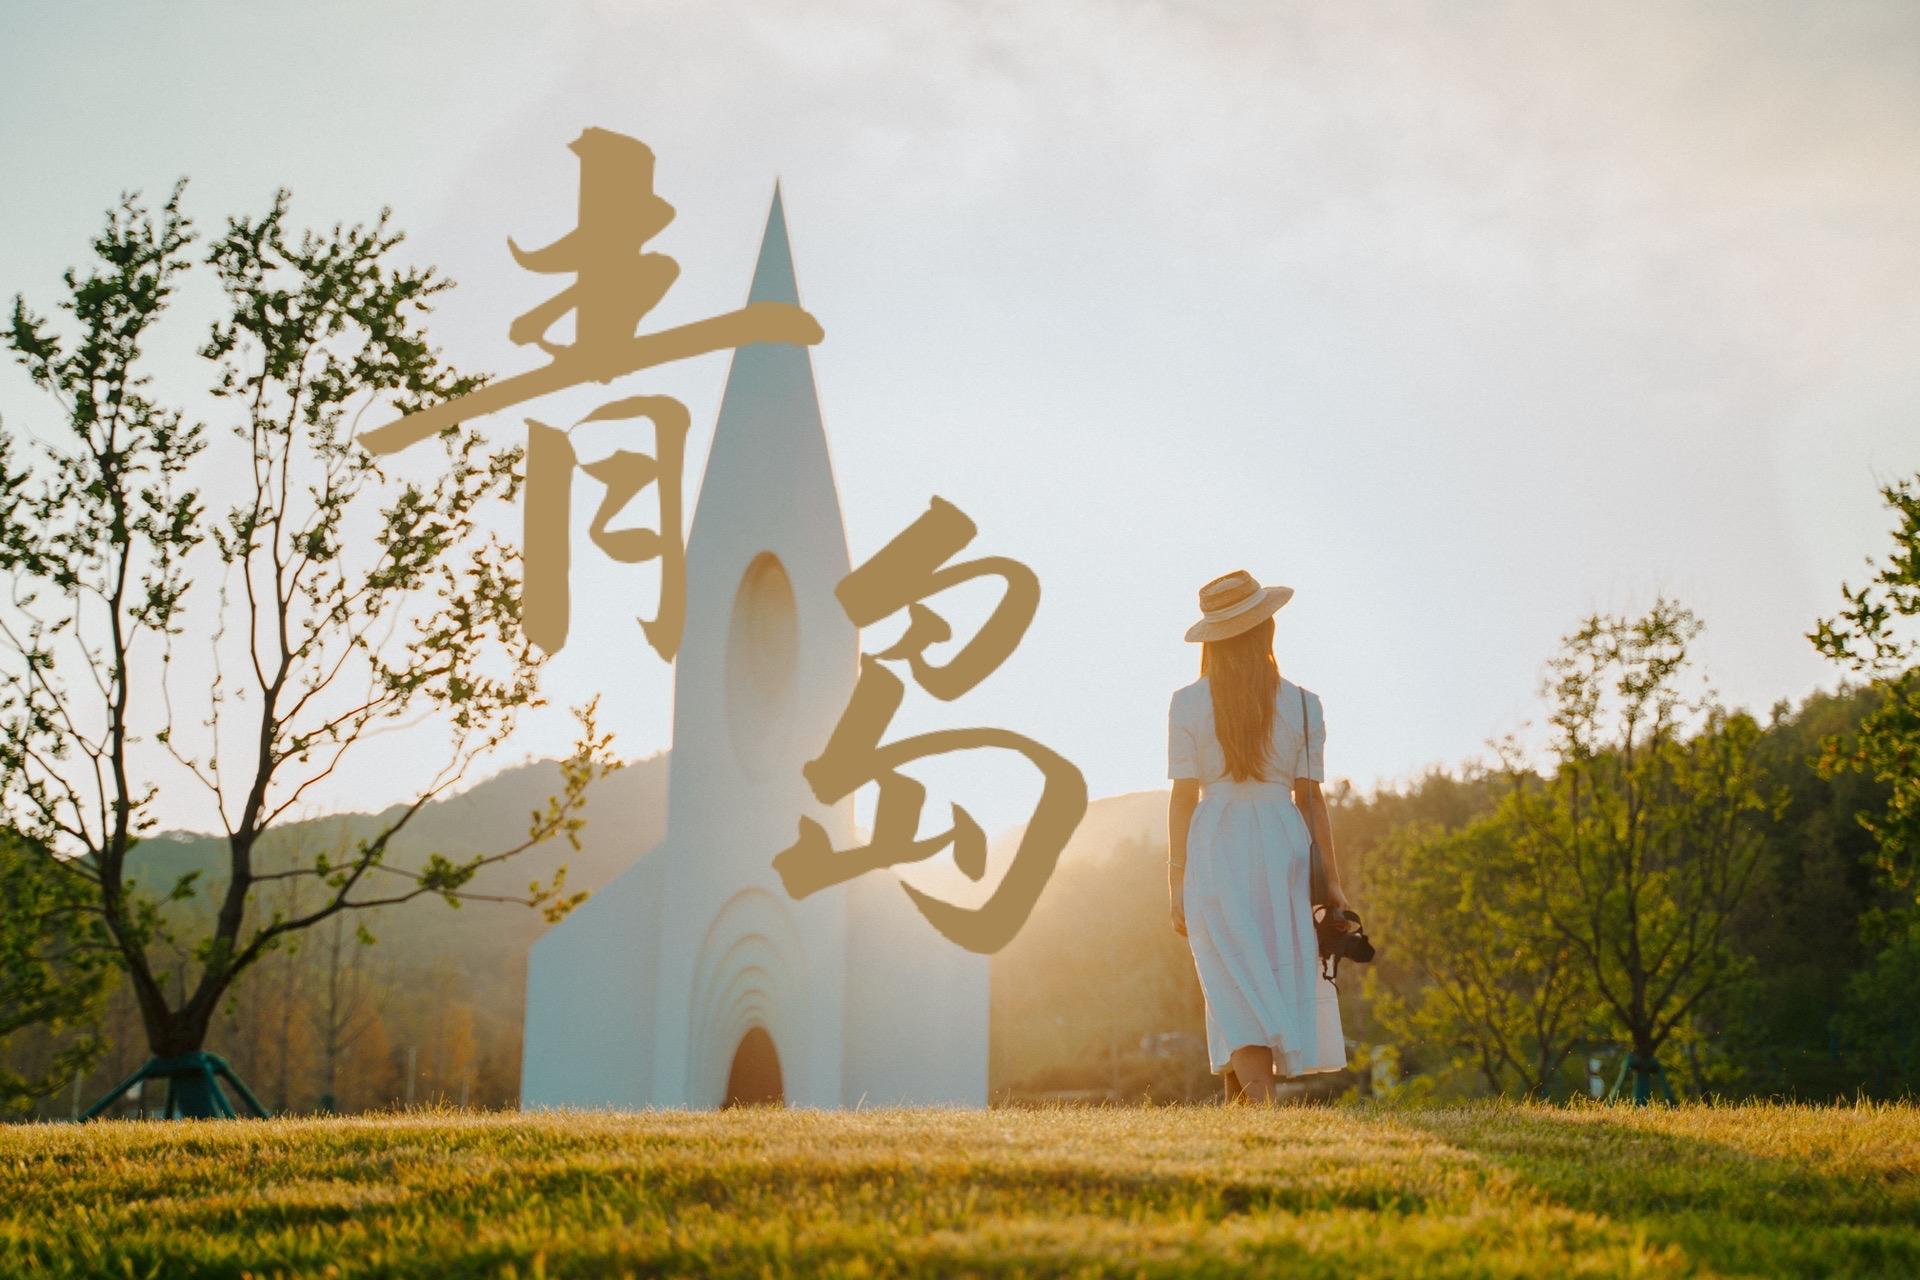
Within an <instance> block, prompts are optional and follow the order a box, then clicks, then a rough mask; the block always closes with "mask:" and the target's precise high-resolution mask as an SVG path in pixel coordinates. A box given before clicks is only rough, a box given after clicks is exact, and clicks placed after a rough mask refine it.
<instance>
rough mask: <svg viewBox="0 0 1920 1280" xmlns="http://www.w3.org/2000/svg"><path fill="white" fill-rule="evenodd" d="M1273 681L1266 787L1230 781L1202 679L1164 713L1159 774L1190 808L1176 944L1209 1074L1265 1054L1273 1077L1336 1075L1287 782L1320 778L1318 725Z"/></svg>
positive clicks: (1333, 1007) (1316, 717)
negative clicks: (1183, 794) (1195, 984)
mask: <svg viewBox="0 0 1920 1280" xmlns="http://www.w3.org/2000/svg"><path fill="white" fill-rule="evenodd" d="M1300 694H1301V689H1300V686H1298V685H1296V684H1293V683H1292V682H1290V681H1288V680H1285V679H1282V680H1281V681H1280V688H1279V690H1278V692H1277V693H1276V695H1275V699H1274V701H1275V706H1274V716H1273V754H1272V755H1271V756H1270V757H1269V761H1270V764H1269V768H1268V772H1269V773H1270V775H1271V777H1270V778H1269V779H1268V780H1266V781H1261V782H1255V781H1248V782H1235V781H1234V780H1232V779H1231V778H1229V777H1228V776H1227V762H1226V753H1225V752H1224V751H1222V750H1221V747H1220V739H1219V738H1218V736H1217V735H1216V734H1215V733H1214V727H1213V699H1212V694H1211V692H1210V690H1209V689H1208V686H1207V678H1206V677H1205V676H1202V677H1200V679H1198V680H1196V681H1195V682H1194V683H1192V684H1190V685H1188V686H1186V687H1185V688H1183V689H1180V690H1177V691H1176V692H1175V693H1174V695H1173V701H1172V704H1171V705H1170V706H1169V708H1168V712H1167V775H1168V776H1169V777H1171V778H1176V779H1178V778H1195V779H1198V780H1199V782H1200V786H1201V792H1200V803H1199V805H1198V807H1196V808H1195V809H1194V812H1193V823H1192V825H1191V826H1190V827H1189V828H1188V829H1187V870H1186V880H1185V885H1186V888H1185V902H1186V912H1187V941H1188V942H1189V943H1191V944H1192V946H1193V962H1194V967H1195V969H1197V970H1198V971H1199V974H1200V989H1201V991H1202V993H1203V994H1204V995H1205V996H1206V1002H1207V1058H1208V1061H1209V1062H1210V1064H1211V1065H1212V1068H1213V1071H1214V1073H1215V1074H1218V1073H1220V1072H1221V1071H1224V1070H1225V1069H1226V1067H1227V1065H1228V1058H1229V1056H1230V1055H1231V1054H1232V1053H1233V1051H1234V1050H1235V1049H1239V1048H1244V1047H1245V1046H1247V1045H1260V1044H1263V1045H1267V1046H1268V1047H1270V1048H1271V1049H1272V1050H1273V1061H1274V1069H1275V1070H1276V1071H1277V1072H1278V1073H1279V1074H1280V1075H1282V1076H1299V1075H1307V1074H1309V1073H1312V1072H1316V1071H1338V1070H1340V1069H1341V1068H1342V1067H1344V1066H1346V1065H1347V1050H1346V1040H1345V1038H1344V1036H1343V1035H1342V1033H1341V1029H1340V1004H1339V1000H1338V998H1337V993H1336V992H1335V989H1334V986H1333V983H1332V982H1330V981H1328V980H1327V979H1326V978H1324V977H1322V976H1321V973H1320V948H1319V944H1318V943H1317V942H1316V941H1315V938H1314V933H1313V905H1312V903H1311V901H1310V898H1311V884H1310V875H1311V865H1310V858H1309V855H1308V841H1309V836H1308V832H1307V823H1306V819H1304V818H1303V817H1301V815H1300V810H1299V809H1297V808H1296V807H1294V803H1293V795H1292V783H1293V780H1294V779H1295V778H1296V777H1299V778H1313V779H1316V780H1322V781H1323V780H1324V779H1325V777H1326V761H1325V753H1326V740H1327V726H1326V718H1325V715H1324V713H1323V712H1322V710H1321V707H1320V698H1319V696H1318V695H1316V694H1314V693H1312V692H1311V691H1309V692H1307V695H1306V703H1307V706H1306V719H1307V723H1306V724H1304V725H1303V724H1302V723H1301V703H1300Z"/></svg>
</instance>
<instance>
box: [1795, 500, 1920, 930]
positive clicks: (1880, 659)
mask: <svg viewBox="0 0 1920 1280" xmlns="http://www.w3.org/2000/svg"><path fill="white" fill-rule="evenodd" d="M1880 495H1881V497H1882V498H1883V499H1885V501H1886V504H1887V506H1889V507H1891V508H1893V511H1894V514H1895V517H1896V525H1895V528H1894V531H1893V551H1892V552H1891V554H1889V555H1888V556H1887V558H1886V561H1885V562H1884V563H1881V564H1875V563H1874V562H1873V561H1871V560H1869V561H1868V562H1867V563H1868V567H1869V568H1871V569H1872V570H1873V577H1872V578H1870V579H1869V580H1868V581H1867V583H1866V585H1864V586H1861V587H1858V588H1854V587H1849V586H1847V585H1846V584H1845V583H1842V584H1841V586H1840V594H1841V596H1842V597H1843V598H1844V599H1845V600H1846V606H1845V607H1844V608H1843V609H1841V611H1840V612H1839V613H1838V614H1837V615H1835V616H1834V617H1832V618H1827V619H1823V620H1822V621H1820V622H1819V623H1817V624H1816V625H1815V627H1814V629H1813V631H1811V632H1810V633H1808V637H1807V638H1808V639H1810V640H1811V641H1813V646H1814V648H1816V649H1818V650H1819V651H1820V652H1821V653H1822V654H1823V655H1825V656H1826V657H1827V658H1829V659H1831V660H1832V661H1834V662H1837V663H1839V664H1840V665H1841V666H1843V667H1845V668H1846V669H1847V670H1848V671H1850V672H1853V673H1854V674H1856V675H1859V676H1863V677H1865V678H1866V679H1867V680H1868V681H1869V682H1870V684H1871V686H1872V687H1873V689H1874V690H1875V691H1876V692H1877V694H1878V700H1877V705H1876V706H1875V707H1874V708H1873V710H1872V711H1870V712H1869V713H1868V714H1867V716H1866V718H1865V719H1864V720H1862V721H1861V723H1860V727H1859V729H1858V731H1857V732H1855V733H1854V734H1853V735H1851V737H1850V738H1849V737H1841V736H1838V735H1836V736H1835V737H1833V738H1830V739H1828V741H1827V743H1826V748H1825V753H1824V755H1823V758H1822V769H1823V770H1824V771H1825V772H1827V773H1828V774H1830V775H1831V774H1835V773H1839V772H1843V771H1852V772H1858V773H1866V774H1869V775H1871V776H1872V777H1873V778H1875V779H1876V780H1878V781H1879V782H1881V783H1884V784H1885V785H1886V786H1887V787H1888V788H1889V789H1890V794H1889V795H1888V796H1887V802H1886V805H1885V807H1884V808H1882V809H1881V810H1879V811H1878V812H1872V811H1869V812H1865V813H1862V814H1861V815H1860V824H1861V825H1862V826H1864V827H1865V828H1866V829H1867V830H1868V831H1869V832H1871V833H1872V835H1873V837H1874V842H1875V844H1876V846H1877V851H1878V868H1879V871H1880V874H1881V875H1882V876H1884V877H1885V878H1886V882H1887V883H1888V884H1889V885H1890V886H1892V887H1893V888H1894V889H1895V890H1897V891H1899V892H1900V893H1902V894H1903V895H1904V896H1905V897H1906V898H1907V900H1908V901H1909V902H1910V903H1914V904H1916V905H1920V661H1916V659H1920V638H1916V636H1914V635H1913V634H1911V632H1912V630H1913V629H1912V628H1911V627H1910V626H1908V625H1904V624H1905V623H1906V620H1908V619H1912V618H1915V617H1920V475H1916V476H1914V477H1912V478H1911V479H1908V480H1902V481H1900V482H1898V483H1896V484H1891V485H1887V486H1884V487H1883V488H1882V489H1881V490H1880Z"/></svg>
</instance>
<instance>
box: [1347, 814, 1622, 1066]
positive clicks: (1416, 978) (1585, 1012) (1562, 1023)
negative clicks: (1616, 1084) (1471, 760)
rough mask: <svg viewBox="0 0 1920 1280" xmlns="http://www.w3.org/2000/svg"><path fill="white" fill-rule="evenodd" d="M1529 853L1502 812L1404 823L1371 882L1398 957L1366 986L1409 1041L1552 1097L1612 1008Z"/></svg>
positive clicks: (1379, 852)
mask: <svg viewBox="0 0 1920 1280" xmlns="http://www.w3.org/2000/svg"><path fill="white" fill-rule="evenodd" d="M1527 855H1528V846H1527V845H1526V844H1525V843H1524V842H1522V841H1519V840H1517V839H1515V837H1514V830H1513V817H1512V814H1511V813H1510V812H1508V811H1506V810H1504V809H1503V810H1502V811H1501V812H1500V813H1497V814H1493V815H1486V816H1482V817H1479V818H1476V819H1474V820H1473V821H1471V822H1469V823H1468V824H1467V825H1465V826H1463V827H1460V828H1458V829H1455V830H1447V829H1445V828H1442V827H1438V826H1435V825H1431V824H1427V823H1418V824H1412V825H1408V826H1402V827H1399V828H1397V829H1396V830H1395V831H1394V832H1393V833H1392V834H1391V835H1390V836H1389V837H1388V838H1387V839H1386V841H1385V842H1384V843H1383V844H1381V846H1380V847H1379V848H1377V849H1376V850H1375V851H1374V853H1373V856H1372V858H1371V859H1370V860H1369V862H1368V867H1367V877H1366V880H1365V884H1364V886H1363V887H1364V897H1365V900H1366V902H1367V904H1368V909H1369V911H1371V912H1372V913H1374V915H1375V918H1376V919H1377V921H1378V924H1377V925H1376V926H1375V927H1376V929H1377V931H1378V932H1379V934H1380V936H1381V937H1383V938H1391V939H1392V940H1393V945H1392V948H1391V953H1392V956H1393V957H1394V959H1393V960H1392V962H1391V964H1390V965H1388V966H1382V967H1379V968H1377V969H1376V970H1375V971H1373V972H1369V973H1368V975H1367V990H1368V992H1369V995H1370V996H1371V999H1372V1005H1373V1013H1374V1016H1375V1017H1377V1018H1378V1019H1379V1020H1380V1022H1381V1023H1382V1025H1383V1026H1384V1027H1385V1028H1386V1029H1387V1030H1388V1031H1389V1032H1390V1033H1391V1034H1392V1035H1394V1036H1395V1037H1396V1038H1397V1039H1399V1040H1400V1041H1401V1042H1403V1043H1412V1044H1425V1045H1431V1046H1434V1047H1436V1048H1439V1049H1442V1050H1444V1051H1445V1052H1447V1053H1448V1054H1449V1055H1450V1056H1451V1057H1452V1058H1453V1060H1454V1063H1455V1065H1456V1066H1462V1067H1468V1068H1470V1069H1471V1070H1473V1071H1476V1072H1478V1073H1479V1075H1480V1077H1481V1078H1482V1079H1483V1080H1484V1081H1485V1082H1486V1086H1487V1088H1488V1089H1489V1090H1490V1091H1491V1092H1493V1093H1500V1094H1505V1093H1520V1094H1524V1095H1526V1096H1528V1097H1550V1096H1552V1093H1553V1088H1554V1084H1555V1082H1556V1080H1557V1079H1558V1078H1559V1076H1560V1073H1561V1069H1562V1067H1563V1065H1564V1064H1565V1062H1566V1060H1567V1057H1568V1055H1569V1054H1571V1053H1572V1052H1573V1051H1574V1050H1575V1049H1576V1048H1578V1047H1579V1046H1580V1045H1581V1044H1582V1043H1584V1042H1586V1041H1587V1040H1588V1039H1590V1038H1591V1037H1593V1036H1594V1035H1595V1034H1597V1033H1598V1032H1599V1031H1600V1029H1601V1027H1600V1025H1599V1024H1600V1022H1601V1018H1600V1017H1599V1014H1600V1013H1601V1012H1602V1009H1601V1006H1600V1004H1599V1000H1598V998H1597V996H1596V993H1595V991H1594V988H1593V981H1592V975H1591V973H1590V971H1589V969H1588V968H1587V966H1586V965H1585V964H1584V963H1583V960H1582V958H1581V956H1580V955H1579V954H1578V953H1577V952H1576V950H1575V948H1574V947H1573V945H1572V944H1571V943H1570V942H1569V941H1568V940H1567V939H1566V938H1565V937H1564V936H1562V935H1561V934H1560V932H1559V931H1558V930H1556V929H1554V927H1553V925H1552V922H1551V921H1550V920H1549V919H1548V917H1547V914H1546V912H1545V910H1544V908H1543V904H1542V902H1541V890H1540V883H1541V880H1540V877H1539V876H1538V875H1536V874H1535V869H1534V868H1533V867H1531V866H1529V865H1527V863H1526V857H1527ZM1383 958H1385V957H1383Z"/></svg>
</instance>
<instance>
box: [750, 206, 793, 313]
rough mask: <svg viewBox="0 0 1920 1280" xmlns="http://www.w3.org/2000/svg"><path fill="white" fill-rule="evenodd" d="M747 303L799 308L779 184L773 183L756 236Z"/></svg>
mask: <svg viewBox="0 0 1920 1280" xmlns="http://www.w3.org/2000/svg"><path fill="white" fill-rule="evenodd" d="M747 301H748V302H786V303H791V304H792V305H794V306H796V307H797V306H799V305H800V287H799V286H798V285H797V284H795V283H794V279H793V246H792V245H791V244H790V243H788V241H787V212H786V208H785V206H784V205H783V204H782V203H781V201H780V183H779V182H778V181H777V180H776V181H775V182H774V184H773V207H772V208H770V209H768V210H767V229H766V233H765V234H764V235H762V236H761V237H760V260H759V262H757V263H755V264H754V268H753V287H752V288H751V289H749V290H748V291H747Z"/></svg>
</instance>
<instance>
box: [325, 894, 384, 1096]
mask: <svg viewBox="0 0 1920 1280" xmlns="http://www.w3.org/2000/svg"><path fill="white" fill-rule="evenodd" d="M323 936H324V938H325V941H323V942H322V943H321V944H320V948H319V951H318V957H319V961H320V984H319V990H318V991H317V992H315V995H314V999H313V1002H312V1003H311V1005H310V1006H309V1009H310V1017H311V1018H312V1021H313V1030H314V1035H315V1037H316V1039H317V1040H318V1049H319V1054H320V1109H321V1110H322V1111H335V1110H338V1109H339V1105H340V1095H339V1083H340V1063H341V1061H342V1060H343V1059H344V1058H345V1057H346V1055H347V1053H348V1052H349V1051H350V1050H351V1049H352V1048H353V1046H354V1045H355V1044H356V1043H357V1042H358V1041H359V1039H360V1037H361V1036H363V1035H365V1034H366V1032H367V1029H368V1028H369V1027H370V1026H372V1024H373V1021H374V1019H375V1018H376V1017H377V1016H378V1007H377V1003H376V995H377V993H376V990H375V984H374V980H373V975H372V974H371V973H370V972H369V971H368V968H367V948H368V947H370V946H372V945H373V935H372V933H371V931H370V930H369V927H368V922H367V921H366V920H364V919H363V920H357V921H355V922H354V928H353V929H351V930H349V929H348V928H347V917H346V916H345V915H337V916H335V917H334V918H333V919H332V920H330V921H328V922H327V925H326V928H325V932H324V935H323Z"/></svg>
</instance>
